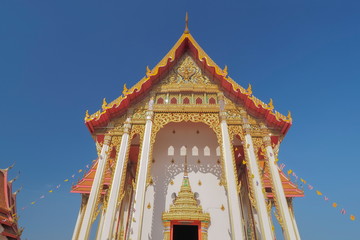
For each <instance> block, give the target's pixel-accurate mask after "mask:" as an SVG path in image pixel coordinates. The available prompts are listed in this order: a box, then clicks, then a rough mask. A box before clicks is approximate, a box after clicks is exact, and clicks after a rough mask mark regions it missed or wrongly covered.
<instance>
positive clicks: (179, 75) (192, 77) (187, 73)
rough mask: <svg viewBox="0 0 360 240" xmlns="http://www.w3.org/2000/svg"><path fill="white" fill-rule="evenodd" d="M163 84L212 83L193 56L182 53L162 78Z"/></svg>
mask: <svg viewBox="0 0 360 240" xmlns="http://www.w3.org/2000/svg"><path fill="white" fill-rule="evenodd" d="M164 84H165V85H166V84H182V85H183V84H191V85H193V84H200V85H210V84H212V83H211V82H210V79H209V78H208V77H207V76H206V75H205V74H204V73H203V71H202V70H201V68H200V67H199V66H198V65H197V64H196V63H195V61H194V60H193V58H192V57H191V56H190V55H188V54H184V56H183V57H182V58H181V59H180V60H179V62H178V63H177V64H176V66H175V67H174V68H173V69H171V70H170V73H169V75H168V76H167V77H166V78H165V79H164Z"/></svg>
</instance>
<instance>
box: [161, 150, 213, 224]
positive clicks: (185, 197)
mask: <svg viewBox="0 0 360 240" xmlns="http://www.w3.org/2000/svg"><path fill="white" fill-rule="evenodd" d="M162 220H163V221H171V220H190V221H191V220H198V221H206V222H210V214H209V213H205V212H203V209H202V206H201V205H199V203H198V201H197V199H196V198H195V194H194V193H193V192H192V190H191V186H190V181H189V177H188V172H187V155H185V163H184V177H183V181H182V184H181V187H180V191H179V193H178V194H177V197H176V199H175V201H174V204H172V205H170V210H169V211H168V212H164V213H163V214H162Z"/></svg>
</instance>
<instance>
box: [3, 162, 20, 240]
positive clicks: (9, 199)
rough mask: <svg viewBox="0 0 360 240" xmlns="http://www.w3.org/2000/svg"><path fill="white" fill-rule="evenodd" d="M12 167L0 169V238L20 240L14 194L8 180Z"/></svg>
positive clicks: (15, 193)
mask: <svg viewBox="0 0 360 240" xmlns="http://www.w3.org/2000/svg"><path fill="white" fill-rule="evenodd" d="M11 168H12V166H11V167H9V168H6V169H0V240H20V235H21V233H22V229H20V228H18V215H17V212H16V195H17V193H18V192H19V191H20V190H18V191H16V192H14V193H13V192H12V183H13V182H14V181H15V180H16V178H14V179H12V180H10V181H8V172H9V170H10V169H11Z"/></svg>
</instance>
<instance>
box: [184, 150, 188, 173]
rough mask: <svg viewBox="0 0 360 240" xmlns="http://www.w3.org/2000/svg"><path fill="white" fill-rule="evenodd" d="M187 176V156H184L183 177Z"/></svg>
mask: <svg viewBox="0 0 360 240" xmlns="http://www.w3.org/2000/svg"><path fill="white" fill-rule="evenodd" d="M187 175H188V171H187V155H185V163H184V177H185V176H187Z"/></svg>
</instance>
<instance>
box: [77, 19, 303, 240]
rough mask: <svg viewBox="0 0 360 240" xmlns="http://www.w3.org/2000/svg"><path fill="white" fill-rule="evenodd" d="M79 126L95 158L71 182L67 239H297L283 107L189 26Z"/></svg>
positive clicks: (294, 189) (289, 121)
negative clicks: (72, 209)
mask: <svg viewBox="0 0 360 240" xmlns="http://www.w3.org/2000/svg"><path fill="white" fill-rule="evenodd" d="M186 25H187V24H186ZM85 124H86V126H87V128H88V129H89V131H90V133H91V135H92V136H93V138H94V141H95V144H96V148H97V152H98V157H97V159H96V160H94V161H93V164H92V167H91V168H90V170H89V171H88V172H87V173H85V175H84V177H83V178H82V179H81V180H80V181H79V182H78V183H77V184H76V185H74V186H73V188H72V192H74V193H80V194H81V198H82V200H81V206H80V210H79V214H78V218H77V222H76V226H75V229H74V233H73V237H72V239H73V240H86V239H90V235H95V239H98V240H113V239H121V240H123V239H126V240H130V239H131V240H145V239H146V240H149V239H152V240H160V239H164V240H170V239H171V240H183V239H186V240H219V239H221V240H227V239H228V240H242V239H276V232H282V234H283V235H284V238H285V239H300V235H299V231H298V228H297V224H296V221H295V217H294V211H293V205H292V200H293V198H294V197H301V196H303V191H302V190H300V189H299V188H298V187H297V186H296V185H295V184H293V183H292V182H291V181H290V179H289V177H288V176H286V175H285V174H284V173H283V172H282V171H281V170H280V169H279V167H278V165H277V155H278V151H279V147H280V144H281V142H282V140H283V139H284V137H285V135H286V133H287V131H288V130H289V128H290V126H291V124H292V118H291V116H290V113H289V114H288V115H287V116H285V115H282V114H280V113H278V112H276V111H275V110H274V106H273V103H272V101H271V100H270V102H269V103H268V104H266V103H264V102H262V101H260V100H259V99H257V98H256V97H254V96H253V93H252V89H251V85H249V87H247V88H243V87H242V86H240V85H239V84H238V83H236V82H235V81H234V80H233V79H231V78H230V77H229V76H228V71H227V67H225V68H223V69H222V68H220V67H218V66H217V65H216V64H215V63H214V62H213V61H212V60H211V58H210V57H209V56H208V55H207V54H206V53H205V52H204V51H203V50H202V48H201V47H200V46H199V44H198V43H197V42H196V41H195V39H194V38H193V36H192V35H191V34H190V33H189V30H188V28H187V26H186V29H185V31H184V33H183V34H182V36H181V37H180V39H179V40H178V41H177V42H176V44H175V45H174V46H173V48H172V49H171V50H170V51H169V53H168V54H167V55H166V56H165V57H164V58H163V59H162V60H161V61H160V62H159V63H158V64H157V65H156V66H155V67H154V68H153V69H150V68H149V67H147V68H146V74H145V77H144V78H143V79H141V80H140V81H139V82H138V83H137V84H135V85H134V86H133V87H131V88H127V87H126V85H124V89H123V94H122V95H121V96H120V97H119V98H117V99H115V100H114V101H112V102H110V103H107V102H106V100H105V99H104V101H103V104H102V109H101V110H99V111H98V112H96V113H94V114H92V115H90V114H89V113H88V112H87V113H86V116H85ZM274 221H277V222H278V224H277V223H275V222H274ZM95 223H96V225H95ZM275 225H279V226H280V227H281V230H282V231H275V227H274V226H275ZM95 228H96V229H95ZM94 229H95V230H94Z"/></svg>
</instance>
